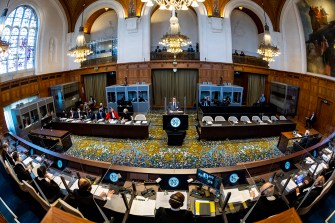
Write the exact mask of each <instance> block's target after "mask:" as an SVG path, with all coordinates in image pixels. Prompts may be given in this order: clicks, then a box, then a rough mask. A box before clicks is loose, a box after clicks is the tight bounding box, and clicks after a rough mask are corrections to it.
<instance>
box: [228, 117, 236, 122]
mask: <svg viewBox="0 0 335 223" xmlns="http://www.w3.org/2000/svg"><path fill="white" fill-rule="evenodd" d="M228 121H230V122H238V119H237V118H236V117H235V116H229V118H228Z"/></svg>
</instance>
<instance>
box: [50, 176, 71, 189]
mask: <svg viewBox="0 0 335 223" xmlns="http://www.w3.org/2000/svg"><path fill="white" fill-rule="evenodd" d="M53 181H55V182H56V184H58V186H59V187H60V188H61V189H63V190H65V186H64V184H63V181H62V179H61V178H60V177H59V176H55V177H54V178H53ZM65 183H66V184H67V185H69V183H70V181H68V180H65Z"/></svg>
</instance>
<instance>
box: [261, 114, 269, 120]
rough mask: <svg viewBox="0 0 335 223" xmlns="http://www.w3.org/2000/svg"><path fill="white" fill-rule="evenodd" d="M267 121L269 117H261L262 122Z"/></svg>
mask: <svg viewBox="0 0 335 223" xmlns="http://www.w3.org/2000/svg"><path fill="white" fill-rule="evenodd" d="M269 120H270V118H269V116H266V115H263V116H262V121H269Z"/></svg>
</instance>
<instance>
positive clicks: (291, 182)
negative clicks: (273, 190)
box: [280, 179, 297, 192]
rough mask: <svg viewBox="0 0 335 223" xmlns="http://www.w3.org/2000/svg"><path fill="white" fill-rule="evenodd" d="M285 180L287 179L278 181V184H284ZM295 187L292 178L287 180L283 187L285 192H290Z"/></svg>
mask: <svg viewBox="0 0 335 223" xmlns="http://www.w3.org/2000/svg"><path fill="white" fill-rule="evenodd" d="M286 181H287V179H284V180H282V181H281V182H280V184H281V185H282V186H284V185H285V183H286ZM295 188H297V184H296V183H295V182H294V181H293V180H292V179H290V181H289V182H288V184H287V186H286V188H285V190H286V192H290V191H292V190H294V189H295Z"/></svg>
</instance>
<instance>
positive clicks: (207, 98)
mask: <svg viewBox="0 0 335 223" xmlns="http://www.w3.org/2000/svg"><path fill="white" fill-rule="evenodd" d="M201 105H202V106H211V101H210V100H209V97H208V96H207V97H205V98H204V100H203V102H202V104H201Z"/></svg>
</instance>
